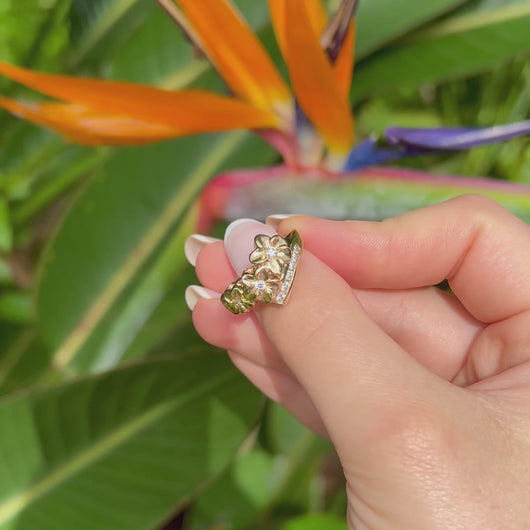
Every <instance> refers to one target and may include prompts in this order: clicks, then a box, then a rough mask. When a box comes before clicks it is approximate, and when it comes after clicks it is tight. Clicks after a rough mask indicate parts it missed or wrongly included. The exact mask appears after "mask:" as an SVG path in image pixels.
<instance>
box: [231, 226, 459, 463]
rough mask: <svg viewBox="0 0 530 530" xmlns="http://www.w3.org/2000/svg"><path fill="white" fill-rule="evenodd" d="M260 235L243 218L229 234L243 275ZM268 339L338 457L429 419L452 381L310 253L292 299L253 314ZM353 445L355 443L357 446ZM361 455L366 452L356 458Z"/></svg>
mask: <svg viewBox="0 0 530 530" xmlns="http://www.w3.org/2000/svg"><path fill="white" fill-rule="evenodd" d="M258 234H265V235H269V236H270V235H274V234H275V232H274V231H273V230H272V229H271V228H270V227H268V226H266V225H263V224H261V223H258V222H257V221H252V220H240V221H237V222H235V223H233V224H232V225H230V226H229V228H228V229H227V232H226V236H225V247H226V252H227V255H228V257H229V259H230V261H231V263H232V265H233V267H234V269H235V270H236V272H237V273H238V274H240V273H241V272H242V271H243V269H245V268H247V267H249V266H250V262H249V261H248V256H249V254H250V253H251V251H252V249H253V248H254V237H255V236H256V235H258ZM254 311H255V313H256V315H257V317H258V318H259V320H260V321H261V323H262V325H263V327H264V330H265V332H266V334H267V336H268V337H269V339H270V341H271V342H272V343H273V345H274V346H275V347H276V349H277V350H278V352H279V354H280V356H281V357H282V358H283V359H284V361H285V362H286V364H287V365H288V366H289V368H290V369H291V371H292V372H293V374H294V375H295V377H296V378H297V379H298V380H299V381H300V383H301V384H302V385H303V387H304V388H305V390H306V391H307V393H308V394H309V396H310V397H311V399H312V401H313V403H314V404H315V406H316V408H317V409H318V411H319V413H320V415H321V417H322V419H323V421H324V423H325V425H326V428H327V430H328V432H329V434H330V436H331V438H332V439H333V441H334V443H335V445H336V446H337V449H338V450H339V453H340V447H341V446H342V447H343V448H347V450H348V451H349V452H350V453H351V452H352V451H355V449H356V448H355V445H356V444H357V445H358V447H357V449H358V450H359V451H362V450H363V449H365V448H366V444H369V443H371V441H373V440H374V439H377V438H379V437H380V436H382V435H383V436H384V435H385V431H388V430H389V429H390V430H393V429H395V428H396V421H399V419H400V418H401V419H405V418H408V420H410V419H411V415H412V416H415V415H416V414H422V415H423V414H425V413H427V414H429V415H431V414H432V410H433V409H434V408H435V407H438V404H439V403H440V402H442V403H444V402H445V398H444V399H443V400H441V395H440V394H441V393H448V389H449V388H450V385H449V383H447V382H445V381H442V380H441V379H439V378H437V377H436V376H435V375H434V374H432V373H431V372H429V371H428V370H426V369H425V368H424V367H423V366H421V365H420V364H419V363H417V362H416V361H415V360H414V359H413V358H412V357H410V356H409V355H408V354H407V353H406V352H405V351H404V350H403V349H402V348H400V347H399V346H398V345H397V344H396V343H395V342H394V341H393V340H392V339H391V338H390V337H388V335H386V334H385V333H384V332H383V331H382V330H381V329H380V328H379V327H378V326H377V325H376V324H375V322H374V321H372V320H371V318H370V317H369V316H368V315H367V314H366V312H365V311H364V310H363V308H362V306H361V305H360V303H359V302H358V300H357V298H356V297H355V295H354V293H353V291H352V290H351V288H350V286H349V285H348V284H347V283H346V282H345V281H344V280H343V279H342V278H341V277H340V276H338V275H337V274H336V273H335V272H334V271H333V270H331V269H330V268H329V267H328V266H327V265H325V264H324V263H323V262H321V261H320V260H319V259H318V258H316V257H315V256H314V255H313V254H311V253H310V252H308V251H307V250H303V251H302V255H301V258H300V261H299V264H298V268H297V272H296V277H295V280H294V284H293V287H292V291H291V295H290V298H289V302H288V303H287V304H286V305H285V306H279V305H275V304H261V303H258V304H257V305H256V306H255V309H254ZM352 444H353V445H352ZM358 454H359V455H360V456H361V457H362V454H361V453H358Z"/></svg>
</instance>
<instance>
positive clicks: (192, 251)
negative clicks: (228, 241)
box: [184, 234, 220, 267]
mask: <svg viewBox="0 0 530 530" xmlns="http://www.w3.org/2000/svg"><path fill="white" fill-rule="evenodd" d="M215 241H220V240H219V239H217V238H215V237H210V236H204V235H202V234H192V235H191V236H189V237H188V239H186V242H185V243H184V254H185V255H186V258H187V260H188V261H189V262H190V263H191V264H192V265H193V266H194V267H195V263H196V262H197V256H198V255H199V252H200V251H201V248H202V247H204V245H208V244H209V243H214V242H215Z"/></svg>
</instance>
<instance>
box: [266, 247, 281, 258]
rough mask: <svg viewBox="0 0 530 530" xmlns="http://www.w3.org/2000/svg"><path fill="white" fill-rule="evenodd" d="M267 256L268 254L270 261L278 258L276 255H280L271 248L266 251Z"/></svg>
mask: <svg viewBox="0 0 530 530" xmlns="http://www.w3.org/2000/svg"><path fill="white" fill-rule="evenodd" d="M265 254H267V257H268V258H269V259H274V258H275V257H276V254H278V251H277V250H276V249H275V248H273V247H269V248H268V249H267V250H266V251H265Z"/></svg>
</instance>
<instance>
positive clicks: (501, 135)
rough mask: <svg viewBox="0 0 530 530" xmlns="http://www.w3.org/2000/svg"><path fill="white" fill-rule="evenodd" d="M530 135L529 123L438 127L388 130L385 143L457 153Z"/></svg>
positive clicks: (391, 128) (392, 128)
mask: <svg viewBox="0 0 530 530" xmlns="http://www.w3.org/2000/svg"><path fill="white" fill-rule="evenodd" d="M527 134H530V120H528V121H522V122H519V123H510V124H508V125H496V126H494V127H484V128H464V127H441V128H437V129H406V128H400V127H389V128H388V129H387V130H386V131H385V139H386V141H387V142H388V144H389V145H391V146H403V147H416V148H418V149H420V150H421V151H424V150H425V151H432V152H436V151H456V150H461V149H469V148H471V147H477V146H480V145H487V144H490V143H495V142H502V141H505V140H509V139H511V138H515V137H517V136H524V135H527Z"/></svg>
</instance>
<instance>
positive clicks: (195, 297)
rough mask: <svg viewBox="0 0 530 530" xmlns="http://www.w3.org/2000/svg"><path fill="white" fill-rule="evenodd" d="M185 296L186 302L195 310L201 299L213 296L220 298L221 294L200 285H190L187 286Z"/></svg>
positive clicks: (208, 298)
mask: <svg viewBox="0 0 530 530" xmlns="http://www.w3.org/2000/svg"><path fill="white" fill-rule="evenodd" d="M184 296H185V298H186V304H187V305H188V307H189V308H190V310H191V311H193V308H194V307H195V306H196V305H197V302H198V301H199V300H201V299H203V300H211V299H212V298H219V297H220V296H221V295H220V294H219V293H216V292H215V291H212V290H211V289H206V287H202V286H200V285H190V286H189V287H187V288H186V292H185V294H184Z"/></svg>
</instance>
